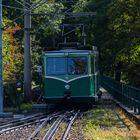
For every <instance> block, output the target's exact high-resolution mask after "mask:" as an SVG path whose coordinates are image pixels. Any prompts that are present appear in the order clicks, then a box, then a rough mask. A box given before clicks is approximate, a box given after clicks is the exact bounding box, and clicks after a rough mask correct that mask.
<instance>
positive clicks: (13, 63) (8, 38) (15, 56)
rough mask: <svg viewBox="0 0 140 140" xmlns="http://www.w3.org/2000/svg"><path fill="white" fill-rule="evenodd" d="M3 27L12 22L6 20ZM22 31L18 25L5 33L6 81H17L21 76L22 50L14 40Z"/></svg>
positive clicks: (4, 62)
mask: <svg viewBox="0 0 140 140" xmlns="http://www.w3.org/2000/svg"><path fill="white" fill-rule="evenodd" d="M4 21H5V22H4V23H3V25H6V24H8V23H9V22H11V21H10V20H6V19H5V20H4ZM19 29H20V27H19V26H17V25H16V24H15V25H14V26H10V27H9V28H7V29H6V30H4V31H3V68H4V71H3V73H4V81H9V80H10V81H12V80H16V79H17V77H18V78H19V77H20V74H21V71H20V70H21V65H22V63H23V60H22V54H21V48H20V46H19V44H18V40H17V39H16V38H14V34H15V33H16V32H17V31H18V30H19Z"/></svg>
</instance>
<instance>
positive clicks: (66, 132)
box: [62, 110, 80, 140]
mask: <svg viewBox="0 0 140 140" xmlns="http://www.w3.org/2000/svg"><path fill="white" fill-rule="evenodd" d="M79 113H80V110H78V111H77V112H76V113H75V115H74V116H73V117H72V118H71V120H70V122H69V124H68V126H67V128H66V130H65V132H64V134H63V136H62V140H66V139H67V137H68V134H69V132H70V129H71V127H72V125H73V123H74V121H75V120H76V118H77V117H78V115H79Z"/></svg>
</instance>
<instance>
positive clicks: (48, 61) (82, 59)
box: [43, 47, 100, 103]
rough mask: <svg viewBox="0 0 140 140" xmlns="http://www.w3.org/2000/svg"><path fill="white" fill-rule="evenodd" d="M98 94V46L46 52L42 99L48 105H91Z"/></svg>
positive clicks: (44, 55) (44, 56)
mask: <svg viewBox="0 0 140 140" xmlns="http://www.w3.org/2000/svg"><path fill="white" fill-rule="evenodd" d="M99 93H100V92H99V69H98V51H97V49H96V47H93V48H92V49H91V50H88V49H82V48H81V49H77V48H76V47H75V48H73V49H72V48H61V49H59V50H51V51H44V53H43V98H44V99H45V100H46V102H48V103H59V102H63V101H66V100H70V101H73V102H92V101H95V100H96V98H97V97H98V94H99Z"/></svg>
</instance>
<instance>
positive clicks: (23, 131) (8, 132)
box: [0, 112, 60, 140]
mask: <svg viewBox="0 0 140 140" xmlns="http://www.w3.org/2000/svg"><path fill="white" fill-rule="evenodd" d="M59 113H60V112H58V113H53V114H49V115H46V114H37V115H32V116H28V117H26V118H22V119H17V120H14V121H9V122H7V123H3V125H2V124H1V126H0V139H8V140H13V139H14V140H20V139H22V140H24V139H25V140H27V138H28V137H29V136H30V134H31V133H33V132H34V130H36V129H37V128H38V126H39V125H40V124H41V123H43V122H44V121H46V118H48V121H49V120H50V119H51V118H55V117H57V116H58V115H59Z"/></svg>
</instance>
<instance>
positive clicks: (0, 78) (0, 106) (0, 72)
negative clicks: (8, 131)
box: [0, 0, 3, 113]
mask: <svg viewBox="0 0 140 140" xmlns="http://www.w3.org/2000/svg"><path fill="white" fill-rule="evenodd" d="M0 113H3V67H2V0H0Z"/></svg>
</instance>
